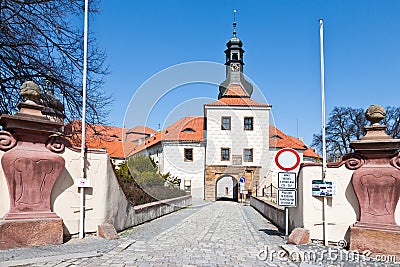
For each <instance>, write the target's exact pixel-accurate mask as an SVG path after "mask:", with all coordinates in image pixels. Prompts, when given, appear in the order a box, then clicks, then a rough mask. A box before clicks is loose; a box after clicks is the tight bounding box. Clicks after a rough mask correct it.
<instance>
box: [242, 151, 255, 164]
mask: <svg viewBox="0 0 400 267" xmlns="http://www.w3.org/2000/svg"><path fill="white" fill-rule="evenodd" d="M244 161H246V162H253V149H252V148H245V149H244Z"/></svg>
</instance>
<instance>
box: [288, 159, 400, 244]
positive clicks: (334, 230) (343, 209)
mask: <svg viewBox="0 0 400 267" xmlns="http://www.w3.org/2000/svg"><path fill="white" fill-rule="evenodd" d="M352 174H353V171H352V170H348V169H347V168H346V167H345V166H344V165H342V166H341V167H339V168H328V169H327V173H326V179H327V180H329V181H336V183H337V194H336V195H335V196H333V197H328V201H327V203H328V206H327V217H328V232H327V235H328V240H329V241H333V242H338V241H340V240H343V239H345V240H347V241H349V227H350V226H351V225H353V224H354V223H355V222H356V221H357V218H359V205H358V200H357V197H356V195H355V193H354V190H353V186H352V184H351V176H352ZM320 179H321V167H320V166H305V167H303V168H301V169H300V173H299V177H298V203H297V207H296V208H289V223H290V228H292V229H293V228H294V227H304V228H306V229H308V230H310V236H311V239H318V240H322V239H323V226H322V207H323V199H322V197H313V196H312V195H311V191H312V180H320ZM399 205H400V201H399V203H398V204H397V209H396V213H395V218H396V222H397V223H398V224H399V223H400V207H399Z"/></svg>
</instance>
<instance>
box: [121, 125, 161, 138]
mask: <svg viewBox="0 0 400 267" xmlns="http://www.w3.org/2000/svg"><path fill="white" fill-rule="evenodd" d="M156 133H157V131H155V130H153V129H151V128H149V127H146V126H136V127H134V128H132V129H129V130H127V131H126V133H125V141H127V142H132V141H136V140H138V139H140V138H145V137H149V136H150V135H153V134H156Z"/></svg>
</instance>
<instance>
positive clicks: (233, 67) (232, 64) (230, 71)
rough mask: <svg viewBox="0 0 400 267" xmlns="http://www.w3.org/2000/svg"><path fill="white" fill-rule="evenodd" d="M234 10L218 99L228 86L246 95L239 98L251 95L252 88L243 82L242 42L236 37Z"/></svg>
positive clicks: (222, 95) (223, 94)
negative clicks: (231, 32)
mask: <svg viewBox="0 0 400 267" xmlns="http://www.w3.org/2000/svg"><path fill="white" fill-rule="evenodd" d="M236 25H237V23H236V10H235V11H234V20H233V36H232V38H231V39H229V41H228V42H227V43H226V46H227V49H226V50H225V55H226V60H225V65H226V80H225V81H224V82H223V83H222V84H221V85H220V86H219V95H218V99H220V98H222V97H224V96H225V94H226V92H227V91H228V88H229V86H230V85H233V84H237V85H240V86H241V87H242V88H243V89H244V91H245V93H246V94H247V96H246V95H241V96H240V97H251V94H252V93H253V86H252V85H251V84H250V83H249V82H248V81H246V80H245V78H244V75H243V66H244V62H243V53H244V50H243V48H242V46H243V42H242V41H241V40H240V39H239V37H237V36H236Z"/></svg>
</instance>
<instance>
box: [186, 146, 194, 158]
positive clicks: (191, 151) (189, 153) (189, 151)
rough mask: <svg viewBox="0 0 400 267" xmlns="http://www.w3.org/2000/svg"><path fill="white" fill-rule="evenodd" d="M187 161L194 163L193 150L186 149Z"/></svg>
mask: <svg viewBox="0 0 400 267" xmlns="http://www.w3.org/2000/svg"><path fill="white" fill-rule="evenodd" d="M185 161H193V148H185Z"/></svg>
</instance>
